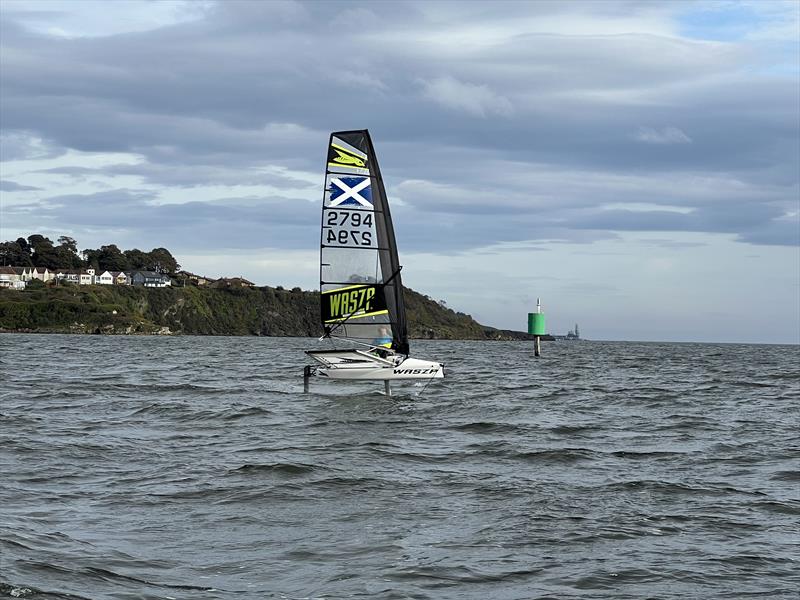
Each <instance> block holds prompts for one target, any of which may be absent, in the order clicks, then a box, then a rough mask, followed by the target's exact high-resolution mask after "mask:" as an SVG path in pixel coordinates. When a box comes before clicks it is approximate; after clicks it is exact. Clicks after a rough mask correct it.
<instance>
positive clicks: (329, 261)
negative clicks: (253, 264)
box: [320, 129, 408, 354]
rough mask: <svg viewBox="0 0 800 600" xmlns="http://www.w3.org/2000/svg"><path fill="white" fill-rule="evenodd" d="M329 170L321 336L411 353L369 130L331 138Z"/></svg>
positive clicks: (391, 232)
mask: <svg viewBox="0 0 800 600" xmlns="http://www.w3.org/2000/svg"><path fill="white" fill-rule="evenodd" d="M326 165H327V166H326V169H325V193H324V196H323V204H322V236H321V241H320V299H321V316H322V324H323V326H324V327H325V331H326V333H327V334H328V335H330V336H331V337H341V338H347V339H351V340H355V341H358V342H361V343H366V344H374V345H382V346H390V347H391V348H392V349H394V350H395V351H396V352H398V353H401V354H408V331H407V326H406V314H405V307H404V305H403V284H402V280H401V278H400V264H399V261H398V258H397V245H396V243H395V238H394V229H393V228H392V218H391V215H390V214H389V204H388V203H387V201H386V191H385V189H384V187H383V180H382V179H381V173H380V170H379V168H378V161H377V160H376V158H375V150H374V148H373V147H372V140H371V139H370V137H369V132H368V131H367V130H366V129H364V130H359V131H339V132H335V133H332V134H331V137H330V142H329V144H328V158H327V162H326Z"/></svg>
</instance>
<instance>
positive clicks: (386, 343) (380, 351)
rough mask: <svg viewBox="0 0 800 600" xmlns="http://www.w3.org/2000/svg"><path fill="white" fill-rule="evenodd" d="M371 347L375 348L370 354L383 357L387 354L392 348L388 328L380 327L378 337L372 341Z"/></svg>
mask: <svg viewBox="0 0 800 600" xmlns="http://www.w3.org/2000/svg"><path fill="white" fill-rule="evenodd" d="M372 345H373V346H375V348H373V349H372V352H375V353H376V354H377V355H378V356H382V357H385V356H387V355H388V354H389V350H390V349H391V347H392V334H391V332H390V331H389V328H388V327H381V328H380V329H379V330H378V337H376V338H375V339H374V340H372Z"/></svg>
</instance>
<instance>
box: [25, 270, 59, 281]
mask: <svg viewBox="0 0 800 600" xmlns="http://www.w3.org/2000/svg"><path fill="white" fill-rule="evenodd" d="M55 278H56V271H55V270H54V269H48V268H47V267H32V268H31V279H38V280H39V281H44V282H48V281H52V280H53V279H55Z"/></svg>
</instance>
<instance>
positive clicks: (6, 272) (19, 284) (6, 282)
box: [0, 267, 27, 290]
mask: <svg viewBox="0 0 800 600" xmlns="http://www.w3.org/2000/svg"><path fill="white" fill-rule="evenodd" d="M23 270H24V269H23V268H22V267H0V287H4V288H11V289H13V290H24V289H25V280H24V279H23V278H22V277H23V275H22V273H23ZM25 273H27V270H25Z"/></svg>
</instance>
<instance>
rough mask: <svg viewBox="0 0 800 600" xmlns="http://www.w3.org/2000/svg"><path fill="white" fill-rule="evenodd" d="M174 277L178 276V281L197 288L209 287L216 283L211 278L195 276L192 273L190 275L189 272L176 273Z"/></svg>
mask: <svg viewBox="0 0 800 600" xmlns="http://www.w3.org/2000/svg"><path fill="white" fill-rule="evenodd" d="M176 275H177V276H178V279H183V280H185V281H188V282H189V283H193V284H194V285H197V286H203V285H210V284H212V283H214V282H215V281H216V280H215V279H212V278H211V277H206V276H204V275H195V274H194V273H190V272H189V271H178V272H177V274H176Z"/></svg>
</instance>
